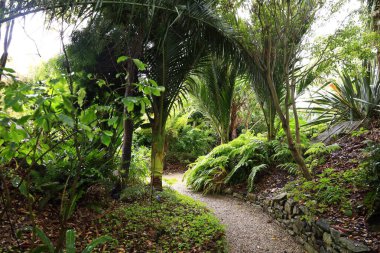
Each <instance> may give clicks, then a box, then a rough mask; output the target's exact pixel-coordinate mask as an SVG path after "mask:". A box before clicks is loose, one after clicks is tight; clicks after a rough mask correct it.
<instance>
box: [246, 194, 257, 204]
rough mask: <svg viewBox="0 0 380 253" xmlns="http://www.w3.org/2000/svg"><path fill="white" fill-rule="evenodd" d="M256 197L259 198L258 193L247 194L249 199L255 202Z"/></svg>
mask: <svg viewBox="0 0 380 253" xmlns="http://www.w3.org/2000/svg"><path fill="white" fill-rule="evenodd" d="M256 199H257V196H256V194H253V193H251V192H250V193H248V194H247V200H249V201H251V202H254V201H256Z"/></svg>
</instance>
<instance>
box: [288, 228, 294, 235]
mask: <svg viewBox="0 0 380 253" xmlns="http://www.w3.org/2000/svg"><path fill="white" fill-rule="evenodd" d="M286 231H287V232H288V234H289V235H295V233H294V231H292V230H290V229H288V230H286Z"/></svg>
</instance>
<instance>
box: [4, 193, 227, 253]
mask: <svg viewBox="0 0 380 253" xmlns="http://www.w3.org/2000/svg"><path fill="white" fill-rule="evenodd" d="M11 194H12V211H11V212H8V213H7V214H8V215H9V216H6V217H5V219H2V220H1V222H0V230H1V231H2V233H1V234H0V245H1V247H0V252H26V251H29V250H30V249H31V248H32V247H35V246H36V245H38V244H40V243H41V242H40V241H39V240H37V239H36V241H35V242H34V244H32V239H31V233H30V231H29V230H25V228H26V227H28V226H31V221H30V219H29V218H28V211H27V210H26V209H25V206H24V199H23V197H22V196H20V195H19V194H17V192H16V191H12V193H11ZM58 207H59V205H48V206H47V207H46V208H45V209H43V210H38V209H37V207H35V210H34V213H35V215H36V216H35V223H36V225H37V226H38V227H39V228H41V229H42V230H43V231H44V232H45V233H46V235H47V236H48V237H49V238H50V239H51V240H52V241H53V242H56V241H57V239H58V232H59V228H60V225H59V221H58V219H57V218H58V216H59V209H58ZM9 221H10V222H11V224H12V229H13V230H14V232H16V233H17V234H18V236H19V237H18V239H17V240H16V239H15V237H14V236H12V234H13V232H12V229H11V226H10V225H11V224H10V222H9ZM68 227H69V228H73V229H75V231H76V235H77V240H76V242H77V243H76V248H77V249H80V250H82V249H83V248H84V247H85V246H86V245H87V244H88V243H89V242H91V241H92V240H94V239H95V238H97V237H99V236H102V235H109V236H111V237H112V238H113V239H115V240H114V241H113V242H111V243H107V244H105V245H102V246H100V247H98V248H97V249H96V252H207V251H209V252H223V251H224V249H225V240H224V228H223V227H222V225H220V223H219V221H218V220H217V218H215V217H214V216H213V215H212V214H211V213H210V212H209V211H208V210H207V209H206V208H205V207H204V206H203V205H202V204H200V203H199V202H197V201H194V200H192V199H190V198H188V197H186V196H183V195H180V194H178V193H176V192H174V191H171V190H165V191H164V192H162V193H158V194H154V196H153V198H151V197H148V198H141V199H139V200H133V201H132V202H130V203H125V202H120V201H113V202H110V203H109V206H108V207H105V208H102V207H100V206H92V207H91V208H90V207H89V205H87V206H83V205H80V206H79V207H78V208H77V210H76V211H75V213H74V215H73V217H72V218H71V219H70V220H69V222H68ZM22 231H23V232H22Z"/></svg>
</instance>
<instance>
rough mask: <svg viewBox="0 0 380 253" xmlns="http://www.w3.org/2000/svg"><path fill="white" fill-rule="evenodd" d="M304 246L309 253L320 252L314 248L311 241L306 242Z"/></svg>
mask: <svg viewBox="0 0 380 253" xmlns="http://www.w3.org/2000/svg"><path fill="white" fill-rule="evenodd" d="M304 247H305V250H306V251H307V252H308V253H318V251H316V250H315V249H314V247H313V246H311V245H310V244H309V243H305V244H304Z"/></svg>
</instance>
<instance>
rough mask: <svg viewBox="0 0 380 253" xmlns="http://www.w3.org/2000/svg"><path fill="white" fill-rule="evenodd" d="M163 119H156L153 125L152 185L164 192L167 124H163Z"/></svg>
mask: <svg viewBox="0 0 380 253" xmlns="http://www.w3.org/2000/svg"><path fill="white" fill-rule="evenodd" d="M161 117H162V115H161ZM161 117H155V118H154V122H153V125H152V154H151V155H152V157H151V161H152V164H151V174H152V179H151V184H152V186H153V187H154V189H155V190H157V191H162V174H163V172H164V161H165V124H161V122H160V118H161Z"/></svg>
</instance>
